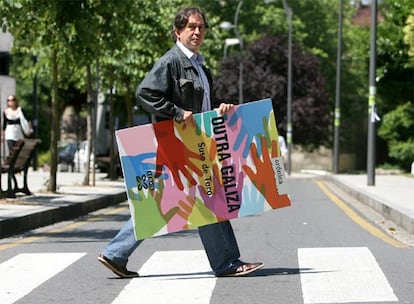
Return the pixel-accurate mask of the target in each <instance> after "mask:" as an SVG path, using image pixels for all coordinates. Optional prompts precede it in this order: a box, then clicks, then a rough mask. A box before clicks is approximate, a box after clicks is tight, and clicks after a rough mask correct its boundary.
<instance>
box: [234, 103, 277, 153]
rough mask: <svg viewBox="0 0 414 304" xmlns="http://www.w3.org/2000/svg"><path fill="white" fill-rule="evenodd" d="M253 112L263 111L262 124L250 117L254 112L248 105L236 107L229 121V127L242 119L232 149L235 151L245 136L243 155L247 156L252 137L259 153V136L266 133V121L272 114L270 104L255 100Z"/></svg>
mask: <svg viewBox="0 0 414 304" xmlns="http://www.w3.org/2000/svg"><path fill="white" fill-rule="evenodd" d="M255 112H257V113H263V114H262V115H263V116H262V121H263V122H264V123H263V124H257V123H255V122H254V121H253V120H252V119H250V118H251V116H252V115H254V113H252V111H251V109H250V107H249V106H243V107H238V108H237V110H236V112H235V113H234V114H233V115H232V117H231V118H230V121H229V126H230V127H231V126H233V125H235V124H236V123H237V120H238V119H239V118H240V119H241V120H242V121H243V125H242V128H241V129H240V133H239V135H238V136H237V139H236V142H235V144H234V150H235V151H236V150H238V149H239V148H240V146H241V144H242V142H243V140H244V138H246V144H245V146H244V151H243V157H247V155H248V154H249V151H250V144H251V143H253V141H254V139H256V145H257V152H258V153H260V151H261V142H260V138H261V137H262V136H263V135H265V134H267V121H268V119H269V115H273V112H272V104H271V103H265V102H257V104H256V103H255ZM258 156H260V155H258Z"/></svg>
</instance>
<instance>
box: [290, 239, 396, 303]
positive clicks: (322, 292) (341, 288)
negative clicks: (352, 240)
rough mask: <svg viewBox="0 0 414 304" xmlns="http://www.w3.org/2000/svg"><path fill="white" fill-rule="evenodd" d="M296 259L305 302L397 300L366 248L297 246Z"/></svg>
mask: <svg viewBox="0 0 414 304" xmlns="http://www.w3.org/2000/svg"><path fill="white" fill-rule="evenodd" d="M298 258H299V267H300V269H301V271H300V278H301V282H302V292H303V300H304V303H305V304H312V303H349V302H376V301H378V302H388V301H398V299H397V297H396V296H395V295H394V292H393V290H392V288H391V286H390V285H389V283H388V281H387V279H386V277H385V275H384V273H383V272H382V270H381V269H380V267H379V265H378V264H377V262H376V260H375V258H374V256H373V255H372V253H371V251H370V250H369V249H368V248H366V247H356V248H300V249H299V250H298Z"/></svg>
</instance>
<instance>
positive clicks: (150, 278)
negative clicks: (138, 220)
mask: <svg viewBox="0 0 414 304" xmlns="http://www.w3.org/2000/svg"><path fill="white" fill-rule="evenodd" d="M85 255H86V253H85V252H73V253H68V252H66V253H23V254H19V255H16V256H14V257H13V258H11V259H9V260H7V261H5V262H3V263H1V264H0V303H2V304H11V303H15V302H16V301H18V300H19V299H21V298H22V297H24V296H26V295H29V294H30V292H32V291H33V290H34V289H35V288H37V287H39V286H41V285H42V284H43V283H44V282H46V281H47V280H49V279H53V277H54V276H55V275H57V274H58V273H59V272H62V271H64V270H65V269H66V268H68V267H70V266H71V264H73V263H75V262H76V261H78V260H79V259H82V258H83V257H84V256H85ZM297 257H298V265H299V273H300V282H301V289H302V290H301V292H302V296H303V303H304V304H315V303H352V302H396V301H398V298H397V297H396V295H395V294H394V292H393V289H392V287H391V286H390V284H389V282H388V280H387V278H386V276H385V275H384V273H383V272H382V270H381V268H380V266H379V265H378V263H377V262H376V260H375V257H374V255H373V254H372V253H371V251H370V250H369V249H368V248H367V247H338V248H299V249H298V256H297ZM46 261H47V263H46ZM139 274H140V277H139V278H135V279H131V280H129V282H128V283H127V284H126V286H125V287H124V288H123V289H122V291H121V292H120V293H119V294H118V295H117V297H116V298H115V299H114V300H113V302H112V303H113V304H121V303H131V299H133V300H134V303H169V304H176V303H177V304H178V303H198V304H208V303H210V299H211V297H212V295H213V293H214V289H215V286H216V282H217V280H218V279H217V278H216V277H215V276H214V275H213V273H212V272H211V270H210V266H209V263H208V260H207V257H206V255H205V252H204V251H202V250H183V251H156V252H155V253H154V254H153V255H152V256H151V257H150V258H149V259H148V260H147V261H146V263H145V264H144V265H143V266H142V267H141V269H139ZM22 278H25V279H24V280H22ZM160 291H162V292H160ZM166 295H173V296H169V297H166Z"/></svg>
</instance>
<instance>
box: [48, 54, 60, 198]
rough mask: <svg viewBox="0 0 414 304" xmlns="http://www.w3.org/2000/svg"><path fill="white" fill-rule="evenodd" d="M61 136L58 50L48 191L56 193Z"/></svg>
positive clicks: (53, 94)
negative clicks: (59, 137) (58, 147)
mask: <svg viewBox="0 0 414 304" xmlns="http://www.w3.org/2000/svg"><path fill="white" fill-rule="evenodd" d="M58 135H59V97H58V62H57V50H56V49H53V51H52V128H51V130H50V177H49V185H48V190H49V191H51V192H56V174H57V165H58V150H57V143H58Z"/></svg>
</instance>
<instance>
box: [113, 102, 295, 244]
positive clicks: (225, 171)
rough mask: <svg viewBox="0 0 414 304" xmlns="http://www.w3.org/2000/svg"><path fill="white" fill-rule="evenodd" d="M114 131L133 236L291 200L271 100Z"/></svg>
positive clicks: (187, 226) (260, 209)
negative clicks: (187, 120) (188, 122)
mask: <svg viewBox="0 0 414 304" xmlns="http://www.w3.org/2000/svg"><path fill="white" fill-rule="evenodd" d="M194 117H195V123H194V125H187V126H185V125H184V124H183V123H177V122H175V121H173V120H169V121H163V122H157V123H154V124H148V125H143V126H137V127H132V128H127V129H122V130H118V131H116V139H117V143H118V149H119V154H120V159H121V165H122V170H123V174H124V179H125V186H126V190H127V197H128V202H129V206H130V210H131V215H132V218H133V221H134V228H135V236H136V238H137V239H138V240H139V239H145V238H150V237H153V236H158V235H163V234H167V233H172V232H177V231H181V230H186V229H192V228H195V227H199V226H203V225H207V224H211V223H216V222H219V221H224V220H228V219H233V218H238V217H244V216H248V215H253V214H260V213H262V212H264V211H267V210H271V209H276V208H282V207H286V206H289V205H290V199H289V196H288V195H287V185H286V176H285V171H284V167H283V160H282V157H281V155H280V147H279V142H278V132H277V128H276V122H275V118H274V117H275V116H274V113H273V108H272V102H271V100H270V99H264V100H260V101H256V102H250V103H246V104H243V105H237V106H234V107H233V108H232V109H231V110H230V111H229V112H227V113H226V114H225V115H219V114H218V112H216V111H210V112H205V113H201V114H196V115H194Z"/></svg>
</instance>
